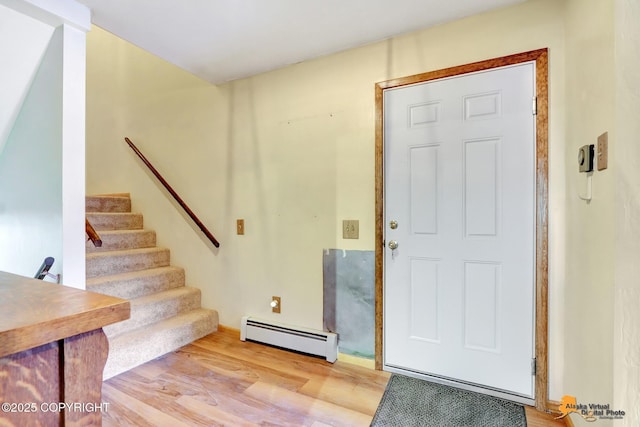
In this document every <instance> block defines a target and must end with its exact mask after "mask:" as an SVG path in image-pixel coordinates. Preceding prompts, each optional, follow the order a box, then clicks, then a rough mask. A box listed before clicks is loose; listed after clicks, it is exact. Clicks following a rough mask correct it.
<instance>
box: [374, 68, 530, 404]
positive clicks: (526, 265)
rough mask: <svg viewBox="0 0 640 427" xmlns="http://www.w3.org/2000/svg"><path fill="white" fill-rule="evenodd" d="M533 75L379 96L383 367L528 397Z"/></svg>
mask: <svg viewBox="0 0 640 427" xmlns="http://www.w3.org/2000/svg"><path fill="white" fill-rule="evenodd" d="M534 71H535V70H534V65H533V64H532V63H525V64H522V65H517V66H510V67H505V68H499V69H494V70H491V71H483V72H479V73H475V74H467V75H462V76H458V77H453V78H447V79H442V80H436V81H430V82H427V83H420V84H415V85H411V86H405V87H400V88H395V89H388V90H386V91H385V92H384V95H383V96H384V101H383V102H384V140H385V163H384V174H385V176H384V182H385V190H384V199H385V222H386V227H385V240H386V241H387V242H390V241H391V240H394V241H396V242H397V243H398V247H397V249H395V250H393V251H392V250H391V249H389V247H388V246H389V245H387V248H386V249H385V267H384V271H385V275H384V301H385V306H384V343H385V348H384V364H385V365H386V366H388V367H393V368H399V369H406V370H407V371H410V372H418V373H424V374H427V375H434V376H438V377H445V378H448V379H453V380H458V381H461V382H466V383H472V384H476V385H482V386H486V387H488V388H494V389H500V390H504V391H507V392H509V393H514V394H518V395H521V396H526V397H532V396H533V376H532V375H531V368H530V367H531V359H532V357H533V326H534V316H533V313H534V312H533V307H534V306H533V296H534V266H535V259H534V253H535V251H534V232H535V228H534V206H535V205H534V199H535V192H534V190H535V179H534V178H535V171H534V161H535V137H534V136H535V135H534V131H535V127H534V125H535V124H534V116H533V113H532V108H531V105H532V100H533V97H534V96H535V93H534V88H535V84H534V83H535V82H534V76H535V73H534ZM392 220H394V221H397V223H398V226H397V228H391V227H389V223H390V221H392Z"/></svg>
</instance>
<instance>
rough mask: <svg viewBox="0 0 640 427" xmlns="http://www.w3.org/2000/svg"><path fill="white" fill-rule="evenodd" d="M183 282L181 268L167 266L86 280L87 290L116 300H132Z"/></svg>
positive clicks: (178, 285)
mask: <svg viewBox="0 0 640 427" xmlns="http://www.w3.org/2000/svg"><path fill="white" fill-rule="evenodd" d="M184 280H185V274H184V269H183V268H180V267H173V266H167V267H158V268H150V269H146V270H138V271H129V272H126V273H120V274H111V275H108V276H98V277H92V278H90V279H87V290H88V291H91V292H97V293H99V294H103V295H111V296H114V297H118V298H124V299H134V298H138V297H141V296H145V295H149V294H152V293H154V292H162V291H167V290H169V289H173V288H177V287H180V286H184V283H185V281H184Z"/></svg>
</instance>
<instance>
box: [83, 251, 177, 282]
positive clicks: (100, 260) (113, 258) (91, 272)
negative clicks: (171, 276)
mask: <svg viewBox="0 0 640 427" xmlns="http://www.w3.org/2000/svg"><path fill="white" fill-rule="evenodd" d="M100 255H102V254H100ZM169 258H170V255H169V250H168V249H162V250H157V251H153V252H143V253H127V254H124V255H120V254H110V253H108V252H106V253H105V256H98V257H89V256H87V267H86V268H87V277H88V278H90V277H98V276H105V275H110V274H119V273H126V272H128V271H139V270H144V269H147V268H157V267H165V266H168V265H169Z"/></svg>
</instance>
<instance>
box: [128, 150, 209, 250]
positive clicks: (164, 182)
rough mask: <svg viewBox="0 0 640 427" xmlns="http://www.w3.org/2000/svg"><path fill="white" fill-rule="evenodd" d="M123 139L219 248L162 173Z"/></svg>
mask: <svg viewBox="0 0 640 427" xmlns="http://www.w3.org/2000/svg"><path fill="white" fill-rule="evenodd" d="M124 140H125V141H126V143H127V144H129V147H131V149H132V150H133V151H134V152H135V153H136V154H137V155H138V157H140V160H142V162H143V163H144V164H145V165H147V167H148V168H149V170H150V171H151V172H152V173H153V174H154V175H155V177H156V178H158V181H160V182H161V183H162V185H164V188H166V189H167V191H168V192H169V193H170V194H171V195H172V196H173V198H174V199H176V202H178V204H179V205H180V206H181V207H182V209H184V211H185V212H186V213H187V215H189V218H191V219H192V220H193V222H195V223H196V225H197V226H198V228H200V231H202V232H203V233H204V235H205V236H207V238H208V239H209V240H210V241H211V243H213V246H215V247H216V248H219V247H220V243H219V242H218V241H217V240H216V238H215V237H213V234H211V232H210V231H209V230H208V229H207V227H205V226H204V224H203V223H202V221H200V220H199V219H198V217H197V216H196V214H194V213H193V211H192V210H191V209H189V206H187V204H186V203H185V202H184V201H183V200H182V199H181V198H180V196H178V193H176V192H175V190H174V189H173V188H171V186H170V185H169V183H168V182H167V181H166V180H165V179H164V178H163V177H162V175H160V172H158V171H157V170H156V168H154V167H153V165H152V164H151V163H150V162H149V160H147V158H146V157H145V156H144V154H142V153H141V152H140V150H138V147H136V146H135V144H134V143H133V142H131V140H130V139H129V138H127V137H125V138H124Z"/></svg>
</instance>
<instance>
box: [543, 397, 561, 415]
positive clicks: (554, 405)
mask: <svg viewBox="0 0 640 427" xmlns="http://www.w3.org/2000/svg"><path fill="white" fill-rule="evenodd" d="M545 408H546V409H547V411H548V412H550V413H552V414H555V415H560V414H561V413H560V409H559V408H560V402H557V401H555V400H547V404H546V405H545Z"/></svg>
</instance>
